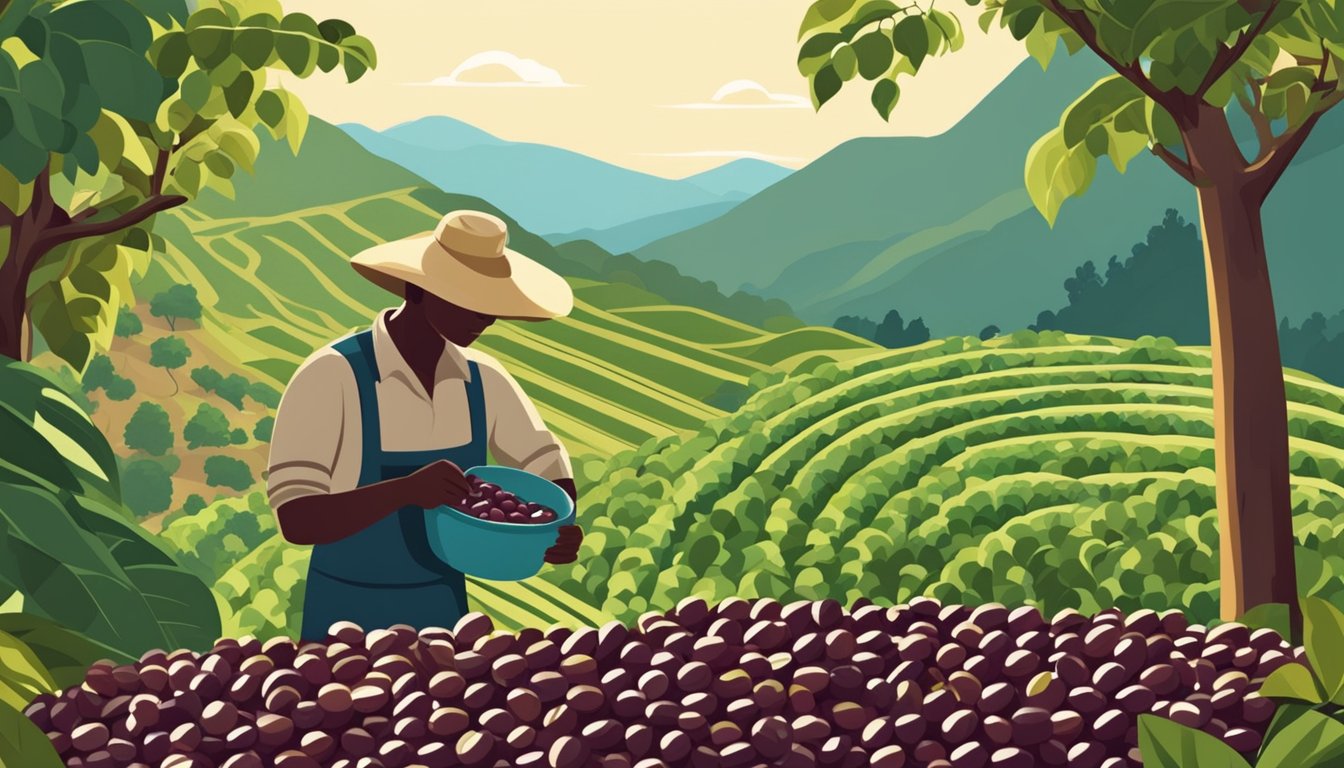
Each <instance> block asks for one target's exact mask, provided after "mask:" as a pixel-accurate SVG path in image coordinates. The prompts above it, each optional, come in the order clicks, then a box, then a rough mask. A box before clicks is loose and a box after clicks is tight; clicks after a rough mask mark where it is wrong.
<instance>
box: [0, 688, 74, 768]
mask: <svg viewBox="0 0 1344 768" xmlns="http://www.w3.org/2000/svg"><path fill="white" fill-rule="evenodd" d="M0 765H3V766H13V767H14V768H19V767H20V766H22V768H64V766H65V761H64V760H62V759H61V756H60V755H58V754H56V748H55V747H53V746H52V745H51V740H50V739H48V738H47V735H46V734H45V733H43V732H42V730H41V729H39V728H38V727H37V726H36V725H34V724H33V721H32V720H29V719H28V718H27V717H24V715H23V713H22V712H20V711H19V710H17V709H14V708H13V707H10V706H7V705H4V704H0Z"/></svg>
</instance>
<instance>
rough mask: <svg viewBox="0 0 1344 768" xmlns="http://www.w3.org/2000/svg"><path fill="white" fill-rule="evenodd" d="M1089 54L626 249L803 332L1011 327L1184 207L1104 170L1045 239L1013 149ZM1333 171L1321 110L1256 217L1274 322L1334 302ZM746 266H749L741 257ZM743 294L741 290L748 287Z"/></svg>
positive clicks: (1083, 81) (1041, 122)
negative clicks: (812, 326)
mask: <svg viewBox="0 0 1344 768" xmlns="http://www.w3.org/2000/svg"><path fill="white" fill-rule="evenodd" d="M1106 72H1107V70H1105V69H1104V68H1103V67H1102V65H1100V64H1099V63H1097V62H1095V61H1093V60H1092V59H1091V57H1086V58H1084V57H1079V58H1078V59H1076V60H1075V59H1065V58H1064V57H1063V56H1062V54H1061V56H1058V57H1056V61H1055V63H1054V64H1052V66H1051V68H1050V71H1049V72H1044V73H1043V72H1042V71H1041V69H1040V67H1039V66H1038V65H1037V64H1036V63H1035V62H1033V61H1027V62H1024V63H1023V64H1022V65H1021V67H1019V69H1018V70H1016V71H1015V72H1014V73H1013V74H1012V75H1010V76H1009V77H1008V78H1007V79H1006V80H1005V81H1004V82H1003V83H1002V84H1001V85H1000V86H999V87H998V88H997V89H996V90H995V91H993V92H992V93H991V94H990V95H989V96H988V97H987V98H985V100H984V101H983V102H981V104H980V105H978V106H977V107H976V108H975V109H974V110H973V111H972V112H971V113H970V114H969V115H968V116H967V117H966V118H964V119H963V120H962V121H961V122H960V123H959V124H958V125H956V126H955V127H954V128H953V129H952V130H950V131H947V132H946V133H943V134H941V135H939V136H935V137H931V138H915V137H898V138H865V139H856V140H853V141H849V142H846V143H845V144H842V145H841V146H839V147H837V148H836V149H834V150H833V151H831V152H830V153H828V154H826V155H825V156H823V157H821V158H819V159H818V160H816V161H814V162H813V163H811V164H810V165H808V166H807V167H805V168H803V169H801V170H799V171H797V172H795V173H794V174H793V175H792V176H790V177H788V178H786V179H784V180H783V181H781V182H779V183H778V184H775V185H774V186H772V187H770V188H769V189H766V190H764V191H763V192H761V193H759V194H757V195H755V196H754V197H752V198H751V199H749V200H747V201H745V202H743V203H742V204H740V205H738V206H737V207H736V208H734V209H733V210H731V211H729V212H728V213H726V214H724V215H723V216H721V217H719V218H717V219H714V220H712V221H710V222H708V223H705V224H702V225H700V226H698V227H695V228H693V229H690V230H687V231H685V232H682V233H678V234H675V235H672V236H669V237H667V238H664V239H662V240H658V241H655V242H653V243H650V244H649V245H647V246H645V247H643V248H640V249H639V250H638V251H637V252H636V253H637V255H639V256H640V257H641V258H648V259H660V260H664V261H668V262H670V263H672V264H674V265H676V266H677V267H678V268H680V269H681V270H682V271H683V272H686V273H687V274H691V275H694V276H696V277H699V278H702V279H707V280H715V281H717V282H718V283H719V285H720V286H722V287H723V288H724V289H725V290H733V289H736V288H737V287H739V286H744V287H748V288H749V289H750V290H754V291H756V292H759V293H761V295H764V296H770V297H775V298H781V299H783V300H785V301H787V302H788V303H789V304H790V305H791V306H792V307H793V308H794V309H795V311H797V313H798V314H799V316H800V317H802V318H803V319H804V320H806V321H808V322H812V323H830V322H832V321H833V320H834V319H835V318H836V317H839V316H841V315H865V316H869V317H881V316H882V315H884V314H885V313H886V312H887V311H888V310H890V309H893V308H895V309H899V310H900V311H901V313H902V314H903V315H905V316H907V317H913V316H920V317H923V318H924V319H925V321H926V322H927V323H928V324H929V327H930V328H931V329H932V331H933V332H934V334H935V335H949V334H963V333H964V334H974V333H976V332H978V331H979V330H980V329H981V328H983V327H984V326H986V325H989V324H991V323H992V324H996V325H998V326H999V327H1001V328H1008V329H1012V328H1022V327H1026V325H1027V324H1029V323H1030V322H1032V321H1033V320H1035V313H1036V312H1037V311H1039V308H1040V307H1041V306H1049V304H1050V302H1051V301H1053V300H1054V294H1055V292H1056V290H1057V288H1056V286H1057V285H1058V277H1057V276H1058V275H1060V274H1068V273H1069V272H1071V271H1072V270H1073V268H1074V267H1076V266H1078V265H1079V264H1081V263H1082V262H1084V261H1086V260H1088V259H1093V260H1096V261H1099V262H1104V261H1105V260H1106V259H1108V258H1109V257H1110V256H1111V255H1112V254H1120V255H1122V256H1123V255H1124V254H1126V253H1128V250H1129V247H1130V245H1131V244H1132V243H1134V242H1135V241H1136V240H1139V239H1141V238H1142V237H1143V234H1144V233H1145V232H1147V230H1148V228H1149V227H1151V226H1153V225H1154V224H1155V223H1157V222H1160V221H1161V219H1162V215H1163V213H1164V212H1165V211H1166V209H1168V208H1175V209H1177V210H1179V211H1180V212H1181V213H1182V214H1183V215H1185V216H1186V218H1188V219H1195V218H1197V217H1196V209H1195V196H1194V192H1193V191H1192V190H1191V189H1190V188H1189V186H1188V185H1187V184H1186V183H1185V182H1184V181H1182V180H1181V179H1179V178H1178V177H1176V175H1175V174H1173V173H1171V172H1170V170H1169V169H1167V168H1166V166H1164V165H1163V164H1162V163H1161V162H1159V161H1157V160H1156V159H1155V158H1152V157H1148V156H1146V155H1144V156H1140V157H1139V158H1136V159H1135V160H1134V162H1132V163H1131V164H1130V167H1129V170H1128V172H1127V173H1126V174H1124V175H1120V174H1118V173H1116V171H1115V169H1114V168H1113V167H1111V166H1110V164H1109V163H1108V162H1104V163H1103V164H1102V165H1101V167H1100V168H1099V169H1098V173H1097V178H1096V180H1095V181H1094V182H1093V184H1092V186H1091V188H1090V189H1089V191H1088V192H1087V193H1086V195H1084V196H1083V197H1082V198H1080V199H1076V200H1071V201H1069V202H1068V203H1067V204H1066V205H1065V206H1064V210H1063V212H1062V213H1061V215H1060V217H1059V220H1058V222H1057V224H1056V225H1055V228H1054V229H1053V230H1052V229H1050V228H1049V227H1048V226H1047V225H1046V223H1045V221H1044V219H1043V218H1042V217H1041V216H1040V214H1039V213H1037V212H1036V211H1035V209H1034V208H1033V207H1032V205H1031V202H1030V199H1029V198H1028V196H1027V193H1026V190H1025V186H1024V184H1023V181H1022V172H1023V171H1022V169H1023V164H1024V162H1025V158H1026V156H1027V151H1028V149H1029V148H1030V147H1031V145H1032V144H1033V142H1035V141H1036V139H1037V138H1039V137H1040V136H1041V135H1043V134H1044V133H1045V132H1046V131H1047V130H1049V129H1050V128H1052V127H1054V126H1055V125H1056V124H1057V122H1058V120H1059V116H1060V114H1061V112H1062V110H1063V109H1064V108H1065V107H1066V106H1067V105H1068V104H1069V103H1070V102H1072V101H1073V100H1074V99H1075V98H1077V97H1078V96H1079V95H1080V94H1082V93H1083V92H1084V91H1085V90H1086V89H1087V87H1088V86H1090V85H1091V84H1092V83H1093V82H1094V81H1095V80H1097V79H1098V78H1099V77H1100V76H1101V75H1102V74H1104V73H1106ZM1341 175H1344V115H1340V114H1331V115H1329V116H1327V118H1326V119H1325V120H1324V121H1323V122H1322V124H1321V125H1320V126H1319V127H1318V129H1317V131H1316V132H1315V133H1314V134H1313V136H1312V138H1311V139H1310V140H1309V141H1308V143H1307V144H1306V146H1305V147H1304V148H1303V155H1302V156H1301V157H1300V158H1299V159H1298V161H1297V162H1296V163H1295V166H1294V168H1293V169H1292V170H1290V171H1289V173H1288V174H1287V175H1286V176H1285V177H1284V179H1283V181H1282V182H1281V183H1280V185H1279V188H1278V189H1277V190H1276V191H1275V193H1274V196H1273V197H1272V198H1271V201H1270V204H1269V205H1268V206H1267V208H1266V211H1265V214H1266V218H1265V220H1266V224H1265V229H1266V234H1267V237H1268V245H1269V249H1270V254H1271V255H1270V265H1271V266H1270V268H1271V271H1272V273H1273V279H1274V284H1275V289H1276V290H1275V297H1276V304H1277V307H1278V309H1279V311H1280V314H1282V315H1286V316H1289V317H1291V318H1293V319H1294V320H1300V319H1301V318H1302V317H1304V316H1305V315H1306V314H1308V313H1309V312H1311V311H1315V310H1328V309H1334V308H1337V307H1339V306H1340V301H1339V298H1338V296H1337V295H1336V294H1337V291H1336V290H1335V287H1336V286H1338V285H1340V284H1341V282H1344V259H1340V258H1339V255H1340V253H1339V246H1338V238H1337V237H1334V236H1333V235H1332V234H1331V233H1332V229H1331V228H1332V227H1333V220H1334V213H1333V208H1334V203H1333V199H1334V196H1333V195H1332V194H1329V193H1328V192H1327V191H1328V190H1331V189H1333V185H1334V181H1333V180H1334V179H1338V178H1340V176H1341ZM744 254H749V256H747V257H744ZM748 283H750V286H747V285H746V284H748Z"/></svg>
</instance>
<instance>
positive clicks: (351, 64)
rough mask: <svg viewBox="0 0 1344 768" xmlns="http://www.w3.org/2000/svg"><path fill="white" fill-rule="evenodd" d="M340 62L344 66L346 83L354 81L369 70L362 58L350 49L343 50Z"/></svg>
mask: <svg viewBox="0 0 1344 768" xmlns="http://www.w3.org/2000/svg"><path fill="white" fill-rule="evenodd" d="M341 64H342V65H343V66H344V67H345V81H346V82H347V83H353V82H355V81H356V80H358V79H359V78H361V77H363V76H364V73H365V72H368V71H369V67H368V65H367V64H365V63H364V60H363V59H361V58H359V56H356V55H354V54H352V53H351V52H350V51H345V52H344V54H343V55H342V56H341Z"/></svg>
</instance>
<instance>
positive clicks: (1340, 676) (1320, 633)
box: [1302, 597, 1344, 704]
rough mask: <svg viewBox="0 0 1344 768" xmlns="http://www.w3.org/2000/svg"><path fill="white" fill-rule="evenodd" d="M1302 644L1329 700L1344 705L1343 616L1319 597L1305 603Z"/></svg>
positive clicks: (1304, 599) (1304, 600) (1343, 614)
mask: <svg viewBox="0 0 1344 768" xmlns="http://www.w3.org/2000/svg"><path fill="white" fill-rule="evenodd" d="M1302 632H1303V645H1305V646H1306V649H1307V659H1308V660H1309V661H1310V662H1311V669H1312V671H1313V672H1314V673H1315V675H1316V681H1317V683H1318V684H1319V685H1320V687H1321V689H1322V690H1323V692H1324V693H1325V696H1326V698H1328V699H1329V700H1330V701H1332V702H1334V703H1336V704H1344V613H1341V612H1340V610H1339V609H1338V608H1336V607H1335V606H1333V605H1331V604H1330V603H1329V602H1327V601H1325V600H1322V599H1320V598H1319V597H1307V598H1303V600H1302Z"/></svg>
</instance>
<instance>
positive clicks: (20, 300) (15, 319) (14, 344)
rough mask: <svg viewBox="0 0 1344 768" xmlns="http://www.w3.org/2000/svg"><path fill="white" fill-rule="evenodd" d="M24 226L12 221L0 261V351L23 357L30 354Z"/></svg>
mask: <svg viewBox="0 0 1344 768" xmlns="http://www.w3.org/2000/svg"><path fill="white" fill-rule="evenodd" d="M31 240H32V238H31V237H30V236H29V232H28V228H27V227H25V226H23V225H22V224H18V223H16V224H15V225H13V226H12V227H11V228H10V231H9V249H8V252H7V253H6V254H5V260H4V261H3V262H0V355H4V356H5V357H9V358H13V359H15V360H24V361H27V360H28V359H29V357H31V355H32V339H31V338H30V336H29V329H28V328H27V325H28V278H29V277H31V276H32V266H31V265H32V264H33V263H34V262H35V261H36V260H35V259H33V258H32V254H31V250H32V249H33V247H34V244H33V243H32V242H31Z"/></svg>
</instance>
